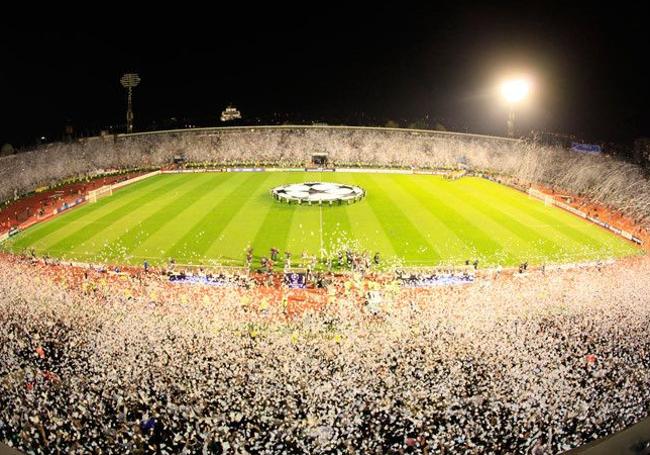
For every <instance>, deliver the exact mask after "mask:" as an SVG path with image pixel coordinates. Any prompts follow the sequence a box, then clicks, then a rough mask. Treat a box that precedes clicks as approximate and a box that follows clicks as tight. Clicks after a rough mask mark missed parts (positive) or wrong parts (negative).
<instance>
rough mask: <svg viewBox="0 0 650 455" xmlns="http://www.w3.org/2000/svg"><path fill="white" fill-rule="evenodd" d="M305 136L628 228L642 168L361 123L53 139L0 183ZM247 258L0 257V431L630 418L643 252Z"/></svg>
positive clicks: (642, 327)
mask: <svg viewBox="0 0 650 455" xmlns="http://www.w3.org/2000/svg"><path fill="white" fill-rule="evenodd" d="M323 144H327V145H328V146H327V152H328V160H329V163H330V164H331V165H332V166H348V167H352V166H359V167H401V168H409V169H419V170H423V169H441V168H442V169H447V170H449V169H457V171H455V173H453V174H451V178H461V177H462V176H463V175H465V174H466V172H467V171H468V169H471V170H472V172H489V173H490V176H491V178H495V179H503V180H506V181H507V183H508V184H510V185H512V186H516V187H521V188H524V189H525V188H527V187H529V185H530V184H532V183H534V184H538V185H540V186H544V187H546V188H552V189H554V190H556V191H558V192H566V193H568V194H575V195H576V196H577V197H579V198H581V199H580V200H584V201H586V202H589V203H597V204H602V206H603V207H608V208H610V209H613V210H617V211H619V212H620V213H623V214H625V216H626V217H627V219H630V220H633V222H634V226H636V227H637V228H638V229H640V230H641V229H644V228H645V227H647V225H648V221H650V184H649V183H648V180H647V179H645V178H644V177H643V175H642V173H641V171H640V170H638V169H637V168H636V167H634V166H632V165H629V164H626V163H622V162H618V161H616V160H613V159H611V158H608V157H606V156H593V155H577V154H571V153H570V152H567V151H564V150H561V149H556V148H550V147H543V146H539V145H535V144H529V143H525V142H522V141H515V140H509V139H500V138H489V137H483V136H472V135H462V134H443V133H434V132H423V131H410V130H384V129H375V128H329V127H328V128H321V127H270V128H260V127H255V128H223V129H206V130H201V129H197V130H194V131H187V132H167V133H165V132H161V133H153V134H139V135H138V134H135V135H118V136H109V137H101V138H90V139H86V140H81V141H78V142H74V143H70V144H50V145H47V146H43V148H41V149H39V150H36V151H32V152H27V153H23V154H18V155H13V156H9V157H3V158H0V175H1V176H2V178H3V179H4V181H5V182H6V184H5V185H4V186H3V187H2V188H1V189H0V199H2V200H10V199H14V198H17V197H18V196H19V195H23V194H26V193H29V192H30V191H32V190H33V189H34V188H38V187H46V188H49V190H48V191H50V192H53V191H54V189H55V187H56V185H57V182H60V181H62V180H64V179H88V180H87V181H86V180H84V182H85V183H83V184H84V185H87V186H88V188H87V189H93V188H97V187H99V186H100V185H101V184H100V183H98V182H96V183H92V182H93V181H94V180H91V179H89V176H91V175H92V176H96V175H97V170H98V169H107V170H111V169H113V170H115V169H118V170H120V169H130V170H131V172H133V175H140V174H141V173H142V172H146V170H150V169H152V168H160V167H161V166H168V165H169V163H170V162H171V161H172V160H173V157H174V156H178V155H179V154H182V155H183V157H184V160H185V162H186V164H185V168H186V169H204V168H214V167H217V166H240V165H241V166H243V165H247V166H270V165H272V166H282V167H298V168H300V167H304V166H305V163H306V161H308V160H309V157H310V153H311V152H312V151H314V150H320V149H322V145H323ZM461 164H462V165H461ZM116 178H118V177H116ZM77 184H79V182H77ZM562 194H564V193H562ZM65 195H66V197H67V196H69V197H72V196H75V195H76V194H74V193H70V194H67V193H65ZM77 195H78V194H77ZM30 197H37V196H34V195H32V196H30ZM38 197H40V196H38ZM39 201H40V199H39ZM61 201H63V199H61ZM19 202H20V201H19ZM9 207H11V206H9ZM2 215H3V213H2V211H0V219H1V218H2ZM10 218H11V217H10ZM3 229H16V227H15V226H14V223H13V221H12V220H11V219H9V220H8V222H7V223H6V225H5V226H3ZM265 254H266V253H265ZM252 258H253V251H252V248H250V249H249V250H248V251H246V261H245V262H246V264H247V266H246V267H238V268H234V267H233V268H227V267H220V268H218V269H216V268H215V269H208V268H203V267H190V266H185V265H182V264H176V263H175V261H174V260H173V258H170V260H169V263H168V264H167V265H166V266H164V267H151V266H150V265H149V264H148V262H147V261H146V260H145V261H144V264H143V265H142V266H140V267H133V266H124V265H122V264H112V265H108V264H99V265H93V264H83V263H70V262H65V263H64V262H61V261H59V260H55V259H50V258H47V257H36V255H34V254H29V253H26V254H24V255H22V256H19V255H11V254H4V253H0V442H3V443H5V444H8V445H10V446H12V447H15V448H17V449H19V450H21V451H23V452H25V453H35V454H49V453H88V452H91V453H160V454H194V453H382V454H383V453H534V454H537V455H540V454H545V453H560V452H563V451H566V450H569V449H571V448H575V447H578V446H581V445H583V444H586V443H588V442H590V441H593V440H595V439H597V438H601V437H604V436H608V435H610V434H612V433H614V432H616V431H619V430H621V429H623V428H626V427H628V426H630V425H632V424H634V423H635V422H637V421H639V420H640V419H642V418H645V417H647V416H648V413H647V410H648V408H649V406H650V356H648V352H649V350H650V338H649V337H648V335H647V327H648V325H649V324H650V306H649V305H648V300H649V299H648V295H650V259H649V258H648V257H646V256H637V257H632V258H628V259H623V260H619V261H608V262H599V261H596V262H594V263H584V264H563V265H562V266H557V267H554V266H551V265H549V266H541V267H529V266H528V263H527V262H525V263H522V264H521V265H520V266H519V267H518V268H514V269H508V270H503V269H501V268H498V269H491V270H483V269H482V268H481V267H480V264H479V262H478V260H477V259H471V260H470V259H468V260H467V261H466V264H465V266H464V267H460V268H457V269H455V270H451V269H449V270H444V269H442V270H432V269H422V270H414V269H407V268H401V267H400V265H399V264H395V267H392V268H391V267H384V266H385V265H387V264H385V263H384V261H383V260H382V256H381V254H380V252H367V251H364V252H356V251H354V250H353V249H350V248H348V249H340V250H338V251H334V252H329V253H328V256H327V259H325V262H324V263H322V264H318V265H319V267H315V266H314V265H315V262H314V261H316V258H310V257H302V258H294V264H293V265H294V267H285V269H284V270H283V271H282V272H277V271H276V272H274V270H276V269H274V267H273V266H274V264H275V265H277V264H280V263H281V262H282V259H283V258H284V263H285V264H287V263H289V264H291V253H290V252H284V251H282V252H281V251H279V250H278V249H277V248H271V250H270V251H269V255H268V257H265V258H264V261H262V263H261V265H262V266H261V268H260V269H258V270H254V269H253V268H252V267H251V264H252ZM298 264H299V265H300V266H301V267H304V270H303V269H300V270H298V269H297V268H296V267H295V266H296V265H298Z"/></svg>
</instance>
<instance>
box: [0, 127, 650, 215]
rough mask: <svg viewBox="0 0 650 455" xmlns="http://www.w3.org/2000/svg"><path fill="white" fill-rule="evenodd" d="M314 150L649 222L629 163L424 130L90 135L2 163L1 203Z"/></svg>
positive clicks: (298, 156)
mask: <svg viewBox="0 0 650 455" xmlns="http://www.w3.org/2000/svg"><path fill="white" fill-rule="evenodd" d="M314 152H327V153H328V155H329V159H330V162H331V163H332V164H333V165H334V166H336V167H389V168H417V169H441V168H443V169H455V168H459V167H468V168H471V169H473V170H475V171H482V172H486V173H491V174H500V175H507V176H509V177H512V178H516V179H519V180H521V181H522V182H534V183H540V184H544V185H546V186H549V187H553V188H558V189H562V190H565V191H567V192H571V193H574V194H577V195H581V196H585V197H587V198H589V199H590V200H593V201H595V202H599V203H603V204H607V205H609V206H610V207H615V208H618V209H620V210H621V211H623V212H624V213H625V214H626V215H628V216H630V217H631V218H632V219H633V220H634V221H635V222H637V223H646V224H650V223H648V222H649V221H650V183H649V181H648V180H647V179H646V178H645V177H644V176H643V173H642V171H641V170H640V169H639V168H638V167H636V166H634V165H632V164H629V163H625V162H622V161H618V160H615V159H612V158H610V157H607V156H603V155H600V156H598V155H592V154H581V153H575V152H570V151H567V150H563V149H559V148H553V147H546V146H541V145H539V144H532V143H528V142H525V141H521V140H513V139H506V138H499V137H492V136H482V135H472V134H463V133H446V132H437V131H425V130H409V129H396V128H370V127H336V126H267V127H259V126H256V127H229V128H196V129H187V130H172V131H157V132H148V133H136V134H123V135H114V136H103V137H92V138H86V139H82V140H78V141H76V142H73V143H69V144H63V143H53V144H48V145H45V146H43V147H41V148H39V149H37V150H34V151H31V152H26V153H21V154H17V155H12V156H7V157H3V158H0V177H1V178H2V179H3V185H2V187H1V188H0V199H1V200H5V201H6V200H8V199H11V198H12V197H13V196H14V194H15V193H17V194H24V193H27V192H30V191H32V190H34V188H37V187H39V186H43V185H51V184H53V183H55V182H57V181H60V180H63V179H67V178H71V177H76V176H85V175H89V174H91V173H93V172H94V171H96V170H97V169H125V168H134V167H150V168H155V167H162V166H166V165H169V164H170V163H171V162H172V161H173V159H174V157H177V156H179V155H181V156H183V158H184V159H185V161H186V162H188V163H192V164H193V165H196V166H199V167H200V166H201V165H205V166H206V167H209V165H211V164H219V165H222V166H224V167H237V166H242V167H244V166H245V167H266V166H278V167H289V168H303V167H304V166H305V164H306V163H308V162H309V160H310V158H311V154H312V153H314Z"/></svg>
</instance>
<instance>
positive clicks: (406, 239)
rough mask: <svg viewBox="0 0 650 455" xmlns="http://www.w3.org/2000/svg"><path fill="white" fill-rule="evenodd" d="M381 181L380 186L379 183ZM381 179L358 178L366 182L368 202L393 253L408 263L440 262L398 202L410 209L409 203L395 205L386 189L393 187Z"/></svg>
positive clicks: (387, 180)
mask: <svg viewBox="0 0 650 455" xmlns="http://www.w3.org/2000/svg"><path fill="white" fill-rule="evenodd" d="M382 177H384V176H382ZM380 179H381V180H382V182H381V183H380V182H378V180H380ZM380 179H378V178H377V176H376V175H364V176H363V177H362V178H358V180H359V181H361V182H363V183H362V186H364V187H365V188H366V189H367V190H368V195H367V196H366V199H367V200H368V203H369V204H370V207H371V208H372V210H373V212H375V215H377V218H378V219H379V221H380V223H381V224H382V226H383V228H384V231H385V232H386V234H387V236H388V238H389V240H390V241H391V243H392V244H393V249H394V250H395V251H396V252H397V254H398V255H399V256H401V257H402V258H405V259H406V260H424V261H426V262H429V261H431V262H433V263H435V262H437V261H439V260H440V259H441V256H440V254H439V253H438V252H437V251H436V250H435V248H434V247H433V245H432V244H431V243H430V242H429V241H428V240H427V239H426V238H425V237H424V236H423V235H422V233H421V232H420V231H419V229H418V228H417V227H416V226H415V224H414V221H415V220H412V219H411V218H410V217H409V216H408V215H407V213H405V212H404V211H403V210H402V209H401V207H400V205H398V203H397V202H399V203H400V204H402V203H405V204H407V205H408V203H406V201H394V200H393V199H392V198H391V194H390V189H389V188H387V186H392V185H389V183H390V180H389V179H384V178H380ZM415 222H417V221H415Z"/></svg>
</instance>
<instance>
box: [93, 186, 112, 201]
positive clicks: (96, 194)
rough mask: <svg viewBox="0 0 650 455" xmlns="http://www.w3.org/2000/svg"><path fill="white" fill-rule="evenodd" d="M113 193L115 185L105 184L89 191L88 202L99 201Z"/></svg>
mask: <svg viewBox="0 0 650 455" xmlns="http://www.w3.org/2000/svg"><path fill="white" fill-rule="evenodd" d="M112 194H113V186H112V185H105V186H102V187H100V188H97V189H96V190H91V191H88V202H90V203H93V202H97V200H98V199H100V198H103V197H105V196H110V195H112Z"/></svg>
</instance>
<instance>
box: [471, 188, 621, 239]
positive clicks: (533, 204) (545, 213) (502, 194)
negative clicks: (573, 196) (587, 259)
mask: <svg viewBox="0 0 650 455" xmlns="http://www.w3.org/2000/svg"><path fill="white" fill-rule="evenodd" d="M471 180H472V181H473V182H474V184H475V186H476V188H477V189H478V190H479V191H485V192H486V194H487V195H488V196H490V194H491V193H492V194H494V195H495V197H498V198H499V200H503V201H508V202H510V203H512V204H514V205H519V206H521V207H524V208H525V209H526V210H528V212H529V213H530V214H531V216H533V217H534V218H535V219H537V220H539V221H540V222H542V223H545V224H549V225H555V226H557V229H558V230H560V231H561V232H562V233H563V234H564V235H566V236H567V237H569V238H571V239H572V240H574V241H576V242H578V243H580V244H582V245H584V246H585V247H587V248H592V249H598V248H599V246H600V245H602V243H603V241H604V242H607V241H610V242H611V241H613V240H619V239H616V238H615V237H613V234H611V233H609V232H607V231H604V230H602V231H601V230H600V229H598V228H596V226H593V225H590V224H589V223H588V222H586V221H584V220H581V219H579V218H578V217H576V216H575V215H572V214H570V213H567V212H564V211H563V210H561V209H558V208H557V207H551V206H545V205H544V203H543V202H542V201H540V200H537V199H531V198H529V196H526V195H524V194H522V193H520V192H519V191H517V190H515V189H514V188H509V187H507V186H504V185H499V184H497V183H494V182H490V181H488V180H485V179H478V178H472V179H471ZM490 190H492V191H490ZM599 231H600V232H599ZM598 234H601V235H598Z"/></svg>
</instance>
